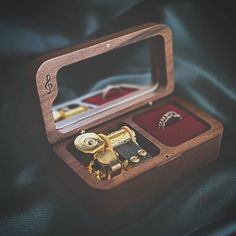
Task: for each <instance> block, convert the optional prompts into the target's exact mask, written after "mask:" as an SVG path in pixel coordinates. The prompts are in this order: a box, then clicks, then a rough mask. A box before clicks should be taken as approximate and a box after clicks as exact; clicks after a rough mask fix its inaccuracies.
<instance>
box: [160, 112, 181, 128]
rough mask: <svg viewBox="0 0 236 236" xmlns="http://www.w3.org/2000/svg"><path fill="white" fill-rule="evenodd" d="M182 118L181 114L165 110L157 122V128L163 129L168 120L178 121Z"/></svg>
mask: <svg viewBox="0 0 236 236" xmlns="http://www.w3.org/2000/svg"><path fill="white" fill-rule="evenodd" d="M179 120H182V116H181V115H180V114H178V113H176V112H175V111H168V112H166V113H165V114H164V115H163V116H162V117H161V119H160V120H159V122H158V128H159V129H164V128H166V127H167V124H168V123H169V122H170V121H179Z"/></svg>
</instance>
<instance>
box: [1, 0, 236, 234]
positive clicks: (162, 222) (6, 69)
mask: <svg viewBox="0 0 236 236" xmlns="http://www.w3.org/2000/svg"><path fill="white" fill-rule="evenodd" d="M149 21H154V22H159V23H164V24H167V25H168V26H170V27H171V29H172V31H173V41H174V53H175V54H174V56H175V77H176V90H175V94H176V95H177V96H180V97H182V98H184V99H186V100H189V101H190V102H191V103H193V104H195V105H197V106H198V107H200V108H201V109H202V110H204V111H206V112H207V113H209V114H211V115H212V116H214V117H216V118H217V119H218V120H220V121H221V122H222V123H223V124H224V127H225V131H224V135H223V143H222V149H221V154H220V159H219V160H218V161H217V162H215V163H214V164H212V165H211V166H209V167H206V168H204V169H202V170H200V171H198V172H197V173H196V174H194V175H192V176H190V177H189V178H187V179H185V180H184V181H181V182H180V183H179V184H178V185H176V186H175V187H174V188H171V189H169V190H168V191H166V192H165V193H164V194H163V196H164V197H162V198H160V193H157V194H156V195H155V196H153V197H152V198H150V199H149V200H147V201H144V202H142V203H140V204H138V205H137V206H133V207H132V208H130V209H128V210H126V211H125V212H121V213H120V214H119V215H117V216H115V217H113V218H112V219H110V220H104V219H102V218H98V217H96V216H94V215H92V214H91V213H89V212H87V210H86V209H85V208H84V207H83V204H82V203H81V202H80V199H79V198H78V197H77V196H75V195H74V194H72V192H70V191H68V190H67V189H66V187H65V185H64V184H63V182H62V181H61V179H60V178H59V177H58V175H56V174H55V172H58V170H60V171H59V172H60V177H62V178H63V176H64V175H66V174H70V173H68V172H69V170H68V169H67V168H66V167H64V164H63V162H62V161H59V160H58V158H57V157H56V156H55V154H54V153H53V151H52V150H51V146H50V145H49V144H48V142H47V140H46V136H45V133H44V127H43V126H42V125H41V123H40V122H41V116H40V111H39V110H38V108H39V107H38V106H39V105H38V103H37V100H35V97H36V95H35V94H36V92H35V90H34V89H33V86H32V83H31V82H32V81H33V80H34V79H35V78H34V77H29V76H28V70H29V67H30V65H31V64H32V61H33V59H35V58H36V57H38V56H40V55H42V54H44V53H47V52H49V51H53V50H56V49H59V48H63V47H67V46H70V45H74V44H76V43H78V42H83V41H86V40H87V39H90V38H94V37H98V36H102V35H105V34H107V33H110V32H115V31H118V30H121V29H125V28H127V27H129V26H133V25H137V24H141V23H144V22H149ZM235 23H236V22H235V13H234V6H233V1H214V2H213V1H212V3H211V2H210V1H202V0H200V1H181V0H179V1H147V0H145V1H141V0H129V1H108V0H103V1H92V0H87V1H85V0H72V1H29V0H24V1H1V7H0V76H1V77H0V85H1V86H0V124H1V129H0V130H1V136H0V137H1V144H0V147H1V150H0V153H1V158H0V173H1V178H0V184H1V195H0V198H1V199H0V200H1V201H0V235H107V234H108V235H230V234H233V233H234V234H236V165H235V164H236V161H235V137H234V135H235V130H236V128H235V127H236V126H235V120H236V119H235V118H236V116H235V101H236V94H235V88H236V84H235V74H236V69H235V53H236V50H235V43H236V40H235V39H236V38H235ZM139 59H140V60H142V58H141V57H140V58H139ZM57 162H59V163H58V164H55V163H57ZM57 165H59V166H60V167H58V166H57ZM170 174H171V173H170Z"/></svg>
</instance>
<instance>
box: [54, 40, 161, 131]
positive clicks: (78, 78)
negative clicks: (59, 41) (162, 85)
mask: <svg viewBox="0 0 236 236" xmlns="http://www.w3.org/2000/svg"><path fill="white" fill-rule="evenodd" d="M150 43H151V40H150V39H147V40H143V41H140V42H137V43H134V44H131V45H127V46H124V47H120V48H118V49H114V50H111V51H108V52H106V53H104V54H101V55H98V56H95V57H92V58H88V59H85V60H83V61H80V62H77V63H74V64H71V65H68V66H65V67H62V68H61V69H60V70H59V71H58V73H57V84H58V94H57V97H56V99H55V100H54V102H53V108H52V111H53V118H54V121H55V125H56V128H57V129H60V128H63V127H65V126H67V125H70V124H73V123H75V122H77V121H81V120H84V119H86V118H88V117H91V116H94V115H96V114H98V113H101V112H103V111H105V110H108V109H111V108H113V107H115V106H118V105H121V104H123V103H126V102H129V101H130V100H132V99H136V98H138V97H140V96H145V94H146V93H149V92H151V91H153V90H155V89H156V87H157V86H155V85H154V84H153V79H152V68H151V67H152V65H151V53H150V45H149V44H150ZM108 47H109V45H108Z"/></svg>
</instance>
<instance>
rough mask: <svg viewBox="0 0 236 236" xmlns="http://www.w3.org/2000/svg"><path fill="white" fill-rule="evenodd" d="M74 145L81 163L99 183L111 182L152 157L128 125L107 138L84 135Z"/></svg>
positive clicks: (91, 134) (98, 135)
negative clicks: (107, 180)
mask: <svg viewBox="0 0 236 236" xmlns="http://www.w3.org/2000/svg"><path fill="white" fill-rule="evenodd" d="M74 145H75V147H76V149H77V150H78V151H79V153H78V159H79V160H80V162H81V163H83V165H85V166H86V167H87V168H88V171H89V172H90V173H91V174H93V175H94V176H95V177H96V178H97V179H99V180H104V179H111V178H113V177H115V176H117V175H119V174H121V173H122V172H123V171H127V170H128V169H129V168H133V167H135V166H137V165H139V164H141V163H142V162H144V161H145V160H147V159H149V158H151V155H150V154H149V153H148V152H147V151H146V150H144V149H143V148H142V147H141V146H140V145H139V144H138V143H137V140H136V135H135V132H134V130H132V129H130V128H129V127H128V126H123V127H121V128H120V129H119V130H116V131H113V132H111V133H109V134H107V135H105V134H96V133H83V134H81V135H79V136H77V138H76V139H75V141H74Z"/></svg>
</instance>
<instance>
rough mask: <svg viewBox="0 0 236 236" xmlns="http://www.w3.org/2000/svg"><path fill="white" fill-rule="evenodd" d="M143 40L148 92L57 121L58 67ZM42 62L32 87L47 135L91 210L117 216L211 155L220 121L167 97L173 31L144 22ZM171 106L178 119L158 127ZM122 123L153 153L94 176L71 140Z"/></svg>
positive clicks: (170, 86) (214, 152) (214, 155)
mask: <svg viewBox="0 0 236 236" xmlns="http://www.w3.org/2000/svg"><path fill="white" fill-rule="evenodd" d="M143 40H149V45H150V53H151V71H152V84H151V86H150V87H149V88H148V89H147V88H146V89H141V90H138V91H135V92H133V93H129V94H128V95H127V94H125V95H124V96H123V97H121V98H118V99H114V101H109V103H106V104H103V105H101V107H99V108H98V109H95V110H94V111H91V112H90V113H87V115H86V116H83V115H80V116H75V117H74V118H73V119H72V120H70V122H68V123H66V122H67V121H66V120H65V121H63V122H64V123H63V125H61V126H56V124H55V121H54V117H53V108H52V107H53V102H54V100H55V99H56V96H57V94H58V84H57V73H58V71H59V70H60V69H61V68H62V67H65V66H67V65H70V64H73V63H76V62H80V61H83V60H85V59H89V58H92V57H95V56H98V55H100V54H104V53H107V52H109V51H112V50H114V49H118V48H121V47H124V46H127V45H130V44H134V43H136V42H138V41H143ZM40 60H41V62H40V63H41V65H40V66H39V68H38V70H37V74H36V84H37V88H38V94H39V99H40V103H41V108H42V113H43V119H44V124H45V127H46V133H47V137H48V140H49V142H50V143H52V145H53V149H54V150H55V152H56V153H57V155H58V156H59V157H60V158H61V159H63V160H64V162H65V163H66V164H67V165H68V166H69V167H70V168H71V171H73V172H75V173H76V175H77V176H78V179H77V184H76V185H75V186H73V188H74V189H76V190H78V192H79V193H80V194H81V195H82V196H83V198H84V199H85V203H87V205H88V206H89V207H90V208H92V209H93V210H94V211H95V212H99V213H102V214H114V213H117V212H119V211H121V210H122V209H125V208H127V207H129V206H131V205H133V204H135V203H137V202H139V201H141V200H143V199H145V198H147V197H148V196H150V195H151V194H153V193H154V192H157V191H159V190H161V189H163V188H164V187H166V186H170V185H171V184H174V183H175V182H176V181H178V180H180V179H181V178H184V177H186V176H188V175H189V174H191V173H193V172H194V171H196V170H198V169H199V168H201V167H203V166H206V165H208V164H210V163H211V162H213V161H214V160H215V159H216V158H217V156H218V153H219V149H220V143H221V136H222V132H223V127H222V125H221V123H220V122H218V121H217V120H215V119H214V118H212V117H210V116H208V115H206V114H205V113H203V112H202V111H200V110H198V109H197V108H195V107H193V106H192V105H190V104H189V103H187V102H185V101H183V100H181V99H179V98H176V97H169V96H168V95H170V94H171V93H172V92H173V90H174V71H173V52H172V38H171V31H170V29H169V28H168V27H167V26H165V25H159V24H154V23H149V24H144V25H141V26H138V27H133V28H130V29H128V30H125V31H122V32H118V33H115V34H111V35H109V36H105V37H103V38H99V39H97V40H93V41H90V42H86V43H83V44H80V45H78V46H75V47H72V48H69V49H66V50H62V51H59V52H56V53H53V54H50V55H47V56H46V57H44V58H41V59H40ZM170 110H171V111H175V112H178V114H181V116H182V120H181V121H180V122H178V123H177V124H174V125H173V126H170V127H168V128H167V129H163V130H158V129H157V124H158V120H160V118H161V117H162V115H163V114H164V113H166V112H167V111H170ZM77 118H78V119H77ZM71 121H72V122H71ZM122 125H127V126H129V127H130V128H131V129H133V130H134V131H135V133H136V136H137V141H138V143H139V144H140V146H142V147H143V148H145V149H146V150H147V151H148V152H149V153H150V154H151V155H152V158H151V159H149V160H147V161H145V162H143V163H142V164H140V165H138V166H136V167H133V168H131V169H129V170H128V171H125V172H123V173H122V174H120V175H118V176H116V177H114V178H112V179H110V180H97V179H96V178H95V177H94V176H93V175H91V173H89V172H88V170H87V169H86V168H85V167H84V166H83V165H82V164H81V163H80V162H79V161H78V159H77V150H76V149H75V147H74V145H73V142H74V139H75V137H76V136H77V135H79V134H80V133H81V131H82V130H85V131H86V132H87V131H89V132H100V133H104V134H107V133H109V132H112V131H113V130H117V129H119V128H120V127H121V126H122ZM140 190H141V191H140Z"/></svg>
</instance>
